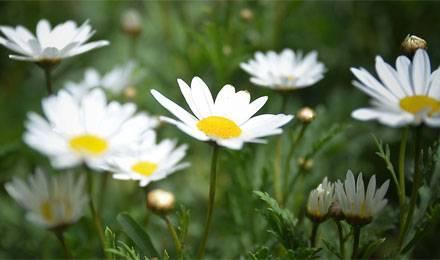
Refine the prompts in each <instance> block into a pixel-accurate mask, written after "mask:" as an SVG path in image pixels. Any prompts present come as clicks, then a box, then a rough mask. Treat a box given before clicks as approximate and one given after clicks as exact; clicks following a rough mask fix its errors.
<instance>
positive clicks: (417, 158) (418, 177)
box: [399, 126, 423, 248]
mask: <svg viewBox="0 0 440 260" xmlns="http://www.w3.org/2000/svg"><path fill="white" fill-rule="evenodd" d="M422 127H423V126H418V127H416V128H415V130H414V132H415V145H414V178H413V185H412V190H411V199H410V202H409V207H408V214H407V217H406V220H405V224H404V225H403V230H402V232H401V235H400V238H399V245H400V247H401V248H402V246H403V242H404V240H405V236H406V233H407V232H408V228H409V226H410V225H411V222H412V218H413V215H414V210H415V207H416V203H417V193H418V191H419V187H420V182H421V181H422V172H421V171H420V164H421V159H422V156H421V155H422V150H421V144H420V141H421V135H422Z"/></svg>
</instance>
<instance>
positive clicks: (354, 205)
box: [336, 170, 390, 225]
mask: <svg viewBox="0 0 440 260" xmlns="http://www.w3.org/2000/svg"><path fill="white" fill-rule="evenodd" d="M389 183H390V181H389V180H387V181H386V182H385V183H384V184H382V186H381V187H380V188H379V189H378V190H377V191H376V176H375V175H373V176H372V177H371V179H370V181H369V182H368V187H367V191H365V187H364V181H363V179H362V173H361V174H359V176H358V178H357V182H355V180H354V176H353V173H352V172H351V171H350V170H348V172H347V176H346V179H345V183H344V184H342V182H341V181H340V180H338V182H337V183H336V198H337V200H338V202H339V205H340V207H341V209H342V212H343V213H344V216H345V219H346V220H347V221H348V222H349V223H350V224H353V225H363V224H368V223H370V222H371V221H372V220H373V217H375V216H376V215H377V213H378V212H379V211H381V210H382V208H383V207H385V205H386V204H387V200H386V199H384V197H385V194H386V192H387V190H388V185H389Z"/></svg>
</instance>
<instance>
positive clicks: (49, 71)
mask: <svg viewBox="0 0 440 260" xmlns="http://www.w3.org/2000/svg"><path fill="white" fill-rule="evenodd" d="M43 71H44V77H45V78H46V90H47V94H48V95H49V96H50V95H52V68H50V67H49V66H47V67H45V68H43Z"/></svg>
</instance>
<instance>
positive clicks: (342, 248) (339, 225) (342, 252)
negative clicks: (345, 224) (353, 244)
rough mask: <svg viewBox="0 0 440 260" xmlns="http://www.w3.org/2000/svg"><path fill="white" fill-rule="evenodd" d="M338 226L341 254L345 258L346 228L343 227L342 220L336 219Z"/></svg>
mask: <svg viewBox="0 0 440 260" xmlns="http://www.w3.org/2000/svg"><path fill="white" fill-rule="evenodd" d="M335 223H336V226H337V228H338V237H339V254H341V259H345V250H344V243H345V240H344V230H343V229H342V224H341V221H339V220H335Z"/></svg>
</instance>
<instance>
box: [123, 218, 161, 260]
mask: <svg viewBox="0 0 440 260" xmlns="http://www.w3.org/2000/svg"><path fill="white" fill-rule="evenodd" d="M117 220H118V222H119V224H120V225H121V226H122V229H123V231H124V233H125V234H127V236H128V237H129V238H130V239H131V240H133V242H134V243H135V244H136V246H137V247H138V248H139V249H140V250H141V251H142V253H143V254H145V255H146V256H149V257H154V256H156V257H158V256H159V254H158V253H157V250H156V249H155V248H154V245H153V243H152V242H151V239H150V236H149V235H148V234H147V233H146V232H145V231H144V230H143V229H142V228H141V227H140V226H139V224H138V223H136V221H135V220H134V219H133V218H132V217H131V216H130V215H129V214H128V213H120V214H119V215H118V217H117Z"/></svg>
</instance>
